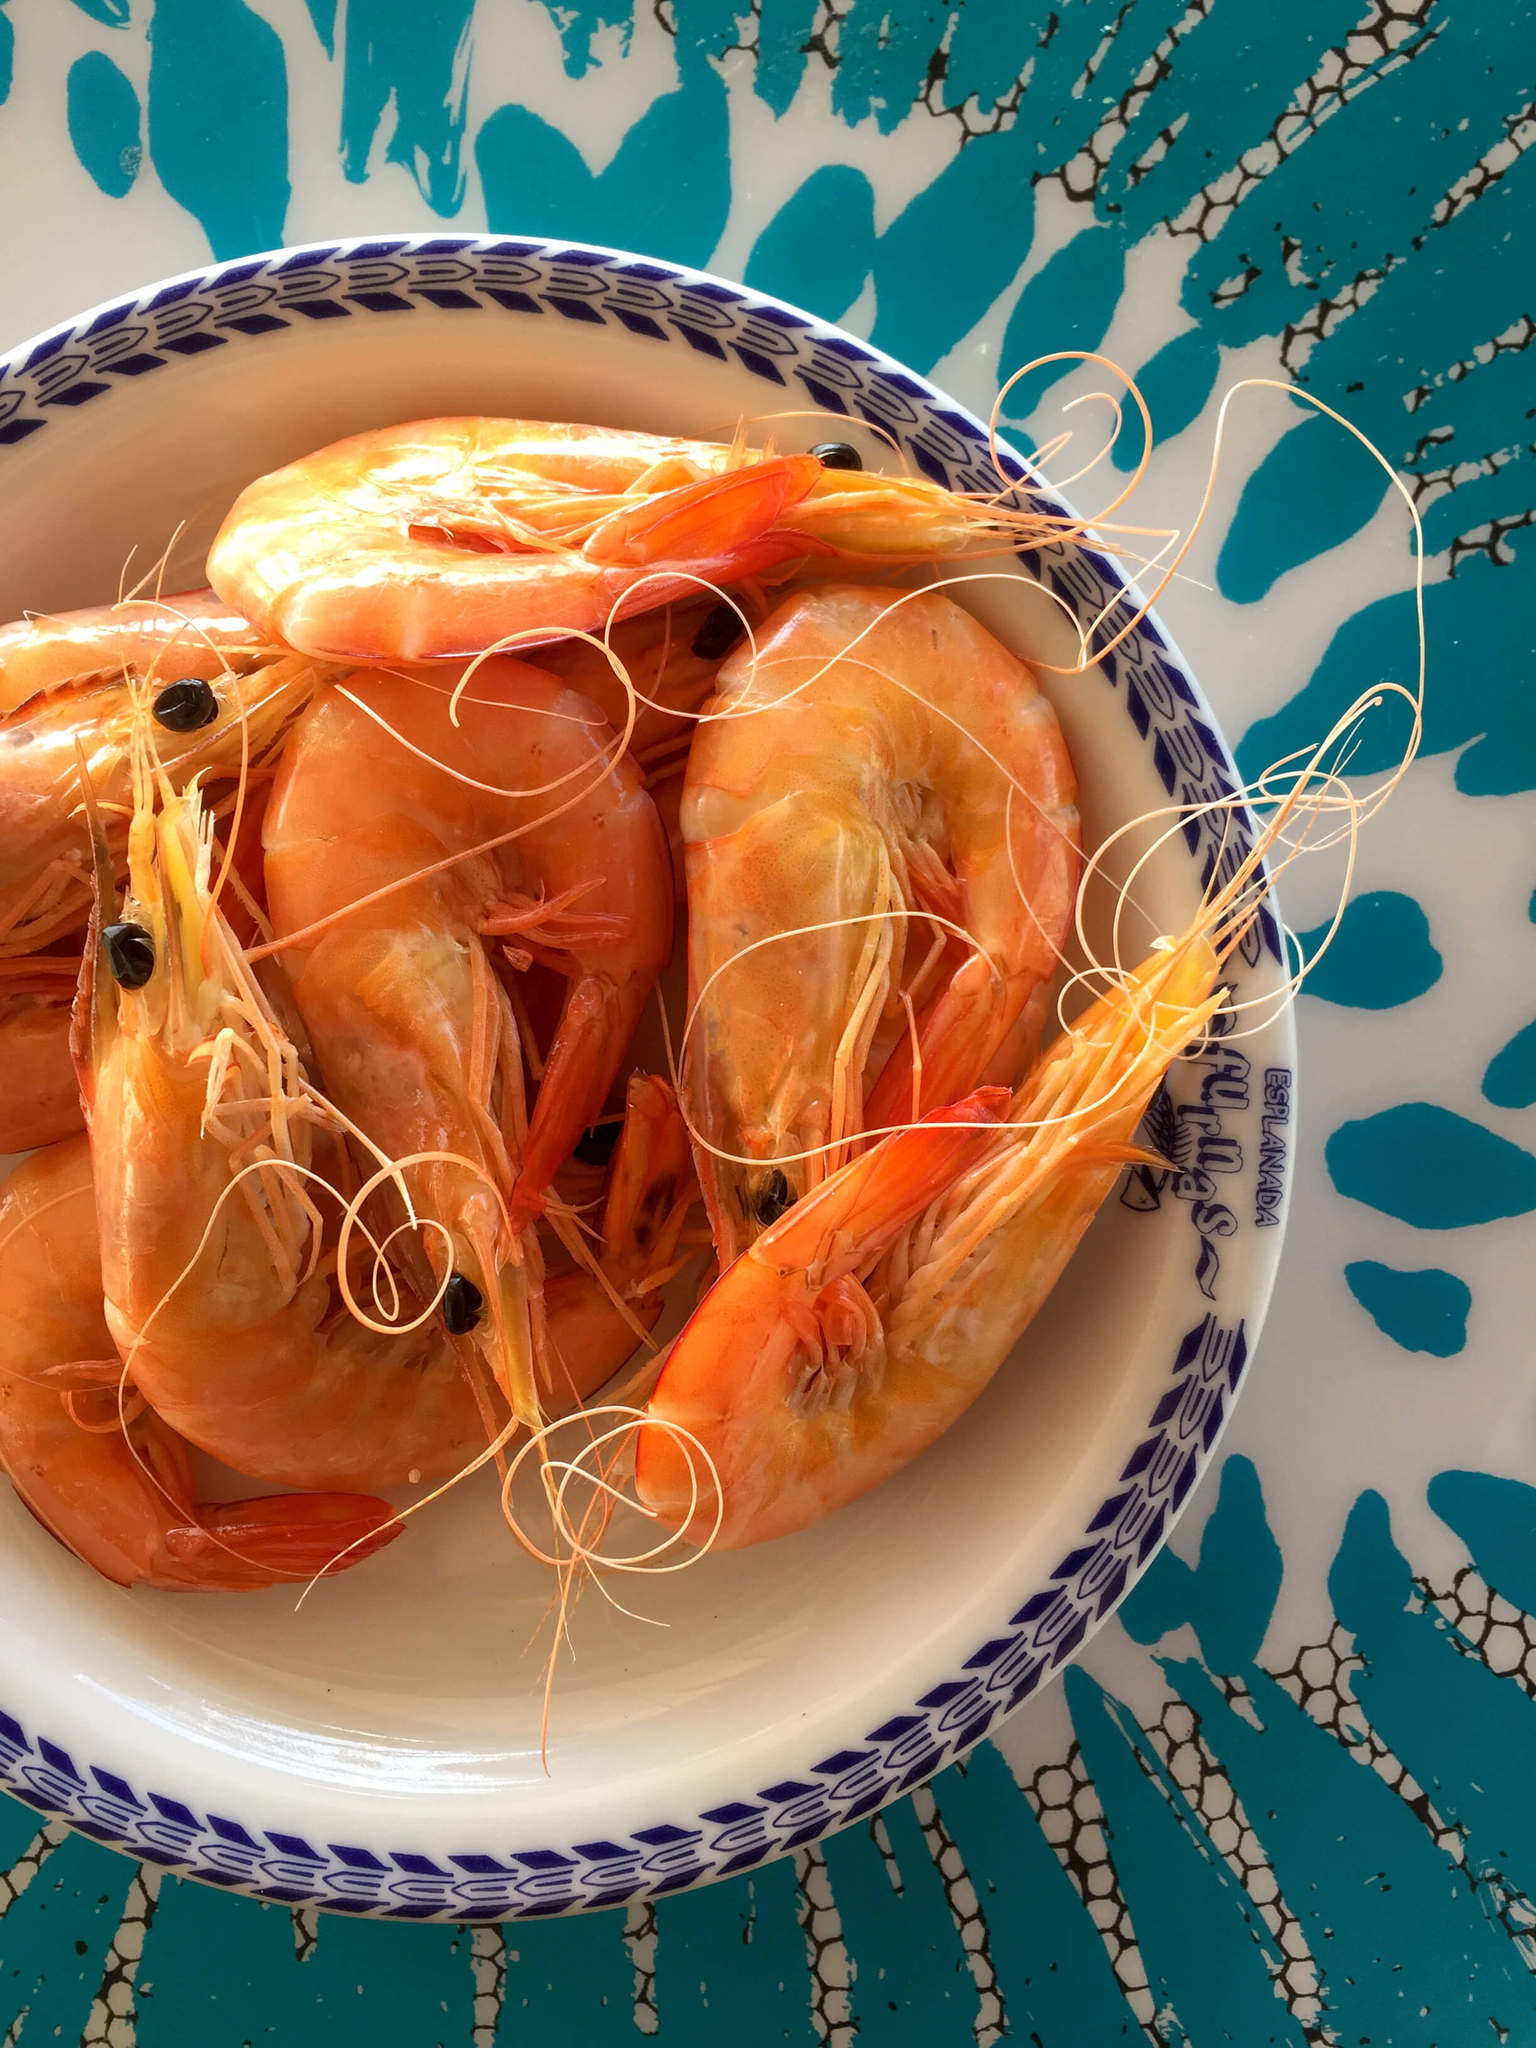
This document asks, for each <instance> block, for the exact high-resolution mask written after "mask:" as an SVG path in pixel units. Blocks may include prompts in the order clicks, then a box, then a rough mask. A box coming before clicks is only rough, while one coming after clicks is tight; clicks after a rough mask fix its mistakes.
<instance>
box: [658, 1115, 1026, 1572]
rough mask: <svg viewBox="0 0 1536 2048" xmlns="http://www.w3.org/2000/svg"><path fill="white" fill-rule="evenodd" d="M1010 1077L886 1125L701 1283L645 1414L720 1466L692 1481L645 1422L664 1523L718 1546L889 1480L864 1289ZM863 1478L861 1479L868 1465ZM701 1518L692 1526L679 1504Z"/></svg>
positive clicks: (798, 1521)
mask: <svg viewBox="0 0 1536 2048" xmlns="http://www.w3.org/2000/svg"><path fill="white" fill-rule="evenodd" d="M1007 1104H1008V1092H1007V1090H1006V1089H1003V1088H982V1089H978V1090H977V1091H976V1093H975V1094H974V1095H972V1096H970V1097H968V1098H967V1099H966V1100H965V1101H963V1102H958V1103H955V1104H954V1105H953V1106H951V1107H949V1108H947V1109H944V1110H940V1111H937V1112H935V1113H934V1114H933V1115H932V1116H931V1117H929V1118H926V1119H925V1120H924V1121H923V1122H922V1123H919V1124H914V1125H913V1126H912V1127H911V1128H910V1129H909V1130H905V1131H900V1132H897V1133H894V1134H893V1135H892V1136H891V1137H889V1138H887V1139H886V1140H884V1142H883V1143H881V1144H879V1145H876V1146H874V1147H873V1148H872V1149H871V1150H870V1151H868V1152H866V1153H864V1154H863V1156H862V1157H861V1158H858V1159H855V1160H853V1161H852V1162H851V1163H850V1164H849V1165H847V1166H845V1167H843V1168H842V1170H841V1171H840V1172H839V1173H836V1174H834V1175H833V1176H832V1178H831V1179H830V1180H826V1181H823V1182H822V1183H821V1185H820V1186H819V1187H818V1188H816V1189H814V1190H813V1191H812V1193H810V1194H809V1195H807V1196H805V1198H804V1199H803V1200H802V1201H799V1202H797V1203H796V1204H795V1206H794V1207H793V1208H792V1209H790V1210H789V1211H788V1212H787V1213H786V1214H785V1215H784V1216H783V1217H781V1218H780V1220H779V1221H778V1222H777V1223H775V1224H772V1225H770V1226H769V1228H768V1229H767V1230H765V1231H764V1232H763V1233H762V1235H761V1236H760V1237H759V1238H758V1239H757V1240H756V1242H755V1243H754V1244H752V1245H751V1246H750V1247H749V1248H748V1249H747V1250H746V1251H745V1252H743V1253H742V1255H741V1257H740V1258H739V1259H737V1260H736V1262H735V1264H734V1265H732V1266H731V1267H729V1268H728V1269H727V1271H726V1272H725V1273H724V1274H723V1275H722V1277H721V1278H720V1279H719V1280H718V1281H717V1282H716V1283H715V1285H714V1286H713V1287H712V1288H711V1289H710V1291H709V1293H708V1294H707V1295H706V1296H705V1297H704V1300H703V1302H702V1303H701V1304H700V1306H699V1308H698V1309H697V1310H696V1311H695V1313H694V1315H693V1316H692V1318H691V1319H690V1321H689V1323H688V1325H687V1327H686V1328H685V1329H684V1330H683V1332H682V1334H681V1336H679V1337H678V1339H677V1341H676V1342H675V1343H674V1345H673V1346H672V1349H671V1351H670V1352H669V1353H668V1355H667V1362H666V1364H665V1366H664V1367H663V1368H662V1373H661V1378H660V1380H659V1381H658V1382H657V1386H656V1390H655V1392H654V1393H653V1395H652V1396H651V1400H650V1404H649V1408H648V1410H647V1413H648V1415H649V1416H650V1417H651V1418H653V1419H655V1420H659V1421H662V1422H665V1423H668V1424H672V1425H675V1426H676V1427H677V1428H678V1429H681V1430H683V1431H686V1432H687V1434H688V1435H689V1436H691V1437H693V1438H694V1439H695V1440H696V1441H697V1442H699V1443H701V1444H702V1445H703V1446H704V1448H705V1450H706V1451H707V1452H708V1453H709V1455H710V1457H711V1459H712V1460H713V1461H714V1467H715V1471H716V1473H717V1475H718V1478H719V1484H720V1499H719V1502H718V1503H717V1501H716V1499H715V1497H714V1491H713V1488H712V1487H708V1486H702V1487H699V1488H698V1489H697V1490H695V1486H694V1481H695V1480H696V1479H697V1478H698V1477H699V1476H700V1475H698V1474H697V1473H696V1472H695V1471H693V1470H692V1469H691V1461H690V1457H689V1454H688V1452H687V1451H685V1450H684V1448H683V1447H682V1444H681V1443H680V1441H679V1439H678V1438H677V1436H675V1435H674V1433H673V1430H672V1429H670V1428H669V1429H644V1428H642V1429H641V1430H640V1431H639V1433H638V1440H637V1448H636V1454H635V1487H636V1491H637V1493H638V1494H639V1497H640V1500H641V1502H642V1503H643V1505H644V1506H645V1507H646V1508H648V1509H649V1510H650V1512H651V1513H652V1514H654V1515H656V1516H657V1517H658V1518H659V1519H660V1520H661V1521H663V1522H665V1523H667V1524H669V1525H670V1526H671V1527H673V1528H678V1527H682V1526H683V1525H684V1523H685V1522H686V1523H687V1533H688V1534H690V1535H693V1536H695V1537H702V1536H704V1535H705V1534H706V1533H707V1532H709V1531H710V1530H711V1529H713V1528H714V1525H715V1519H716V1509H717V1506H718V1507H719V1511H720V1524H719V1529H718V1533H716V1535H715V1537H714V1542H715V1544H716V1545H717V1546H719V1547H723V1548H726V1549H731V1548H735V1547H738V1546H740V1545H743V1544H747V1543H759V1542H762V1541H763V1540H764V1539H765V1538H767V1537H769V1536H779V1535H783V1534H785V1533H787V1532H788V1531H789V1530H792V1529H798V1528H803V1527H804V1526H805V1525H806V1524H807V1523H808V1522H812V1521H816V1520H818V1519H819V1518H820V1516H821V1515H823V1514H825V1513H826V1512H827V1511H828V1509H829V1507H830V1506H831V1505H833V1504H834V1498H835V1497H837V1496H840V1497H841V1498H843V1499H851V1498H852V1497H853V1495H854V1494H855V1493H859V1492H862V1491H863V1490H864V1487H865V1486H867V1485H873V1484H874V1483H875V1481H876V1479H877V1478H880V1477H883V1476H884V1468H883V1466H881V1467H880V1468H879V1469H877V1470H874V1471H871V1467H872V1465H874V1464H875V1461H876V1460H878V1458H879V1455H880V1444H879V1439H880V1436H881V1433H882V1431H883V1430H884V1429H885V1428H886V1427H888V1424H887V1422H886V1414H887V1410H888V1407H889V1405H890V1404H889V1400H888V1397H887V1394H886V1390H885V1388H884V1385H883V1377H884V1376H883V1374H882V1371H881V1354H882V1350H883V1341H882V1335H881V1328H880V1317H879V1312H878V1308H877V1307H876V1305H875V1304H874V1303H873V1302H872V1301H871V1299H870V1297H869V1295H868V1293H867V1292H866V1291H865V1288H864V1287H863V1285H862V1284H861V1282H862V1280H863V1279H864V1278H866V1277H867V1276H868V1274H869V1272H870V1271H871V1270H872V1269H873V1267H874V1266H875V1265H876V1264H877V1263H878V1261H879V1260H880V1258H881V1257H882V1256H883V1254H884V1253H885V1252H886V1251H887V1250H888V1249H889V1247H890V1245H891V1244H892V1242H893V1241H894V1240H895V1239H896V1238H897V1237H898V1235H899V1234H900V1233H901V1232H902V1231H903V1230H905V1229H906V1228H907V1227H908V1226H909V1225H910V1224H911V1223H912V1222H913V1220H914V1219H915V1218H916V1217H917V1216H918V1215H920V1214H921V1213H922V1212H923V1211H924V1210H925V1209H926V1208H928V1207H929V1206H930V1205H931V1204H932V1203H933V1202H934V1201H935V1200H936V1199H937V1198H938V1196H939V1195H940V1193H941V1191H942V1190H943V1189H944V1188H945V1187H946V1186H947V1185H948V1184H949V1182H951V1181H952V1180H953V1179H954V1178H955V1176H956V1175H957V1174H960V1173H963V1172H964V1171H965V1170H966V1169H967V1168H968V1167H971V1166H974V1165H975V1163H976V1161H977V1159H978V1158H979V1157H981V1156H982V1155H983V1152H984V1149H985V1147H986V1145H987V1143H988V1140H989V1137H990V1135H991V1134H992V1133H993V1132H995V1130H996V1127H997V1119H998V1116H999V1114H1000V1113H1001V1111H1003V1110H1004V1109H1006V1107H1007ZM866 1472H869V1473H870V1476H869V1477H867V1478H862V1482H861V1475H863V1474H865V1473H866ZM690 1504H692V1505H693V1506H694V1507H695V1509H696V1513H695V1515H694V1518H693V1520H692V1521H691V1522H689V1521H688V1511H689V1507H690Z"/></svg>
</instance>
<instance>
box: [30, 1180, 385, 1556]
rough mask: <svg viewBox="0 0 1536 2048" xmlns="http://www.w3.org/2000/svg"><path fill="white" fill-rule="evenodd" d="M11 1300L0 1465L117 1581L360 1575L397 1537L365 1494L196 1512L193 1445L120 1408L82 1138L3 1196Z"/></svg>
mask: <svg viewBox="0 0 1536 2048" xmlns="http://www.w3.org/2000/svg"><path fill="white" fill-rule="evenodd" d="M0 1302H3V1304H4V1307H3V1309H0V1465H3V1466H4V1468H5V1470H6V1472H7V1473H8V1474H9V1476H10V1479H11V1483H12V1485H13V1486H14V1487H15V1489H16V1491H17V1493H18V1494H19V1495H20V1496H21V1498H22V1500H23V1501H24V1502H25V1503H26V1505H27V1507H28V1508H30V1510H31V1511H32V1513H33V1514H34V1515H35V1516H36V1517H37V1519H38V1520H39V1521H40V1522H41V1523H42V1524H43V1525H44V1527H45V1528H47V1529H49V1530H50V1531H51V1532H52V1533H53V1535H55V1536H56V1537H57V1538H58V1539H59V1541H60V1542H61V1543H62V1544H64V1545H65V1546H66V1548H68V1549H70V1550H72V1551H73V1552H74V1553H75V1555H76V1556H77V1557H79V1558H81V1559H83V1560H84V1562H85V1563H87V1564H89V1565H92V1566H94V1568H95V1569H96V1570H97V1571H98V1572H100V1573H101V1574H102V1576H103V1577H104V1578H108V1579H111V1580H113V1581H114V1582H115V1583H116V1584H117V1585H120V1586H157V1587H160V1588H162V1589H164V1590H167V1591H187V1592H242V1591H255V1590H257V1589H259V1588H261V1587H264V1586H275V1585H279V1584H282V1583H285V1582H287V1583H294V1582H298V1583H302V1582H303V1581H304V1580H306V1579H309V1578H312V1577H313V1576H314V1575H315V1573H317V1572H322V1571H324V1570H326V1568H327V1567H328V1566H334V1567H335V1568H337V1569H341V1570H347V1569H350V1568H351V1567H352V1566H353V1565H355V1564H360V1563H361V1562H362V1561H363V1559H364V1558H365V1557H369V1556H371V1555H372V1554H373V1553H374V1552H375V1551H377V1550H380V1549H382V1548H383V1546H384V1545H385V1544H387V1543H390V1542H392V1541H393V1540H394V1538H395V1537H396V1536H397V1535H399V1534H400V1530H401V1524H400V1522H399V1521H398V1519H397V1518H396V1516H395V1513H394V1510H393V1509H392V1508H391V1507H390V1506H389V1505H388V1503H387V1502H385V1501H382V1500H370V1499H368V1498H367V1497H366V1496H363V1495H352V1494H335V1493H332V1494H293V1495H278V1496H275V1497H271V1496H269V1497H267V1498H263V1499H254V1500H241V1501H230V1502H226V1503H223V1504H220V1505H218V1506H215V1505H213V1504H211V1503H208V1502H199V1501H198V1500H197V1499H196V1497H195V1493H194V1488H193V1483H192V1473H191V1468H190V1466H189V1463H188V1460H187V1453H186V1449H185V1446H184V1445H183V1443H182V1441H181V1439H180V1438H179V1437H177V1436H176V1434H175V1432H174V1431H172V1430H171V1429H169V1428H167V1426H166V1424H165V1423H164V1422H163V1421H162V1420H161V1419H160V1417H159V1416H157V1415H156V1414H155V1413H154V1411H153V1409H149V1408H145V1407H143V1405H142V1403H140V1402H137V1401H135V1402H133V1404H132V1408H133V1409H135V1410H136V1411H137V1412H131V1410H130V1408H129V1407H128V1406H127V1405H126V1404H123V1403H122V1401H121V1396H120V1394H119V1387H118V1382H119V1379H120V1377H121V1373H122V1367H121V1364H120V1362H119V1360H118V1357H117V1354H116V1352H115V1351H114V1349H113V1346H112V1339H111V1337H110V1336H109V1334H108V1332H107V1326H106V1323H105V1321H104V1320H103V1316H102V1294H101V1265H100V1260H99V1258H98V1256H97V1239H96V1214H95V1201H94V1197H93V1193H92V1188H91V1166H90V1154H89V1149H88V1147H87V1145H86V1143H85V1141H84V1140H83V1139H80V1140H76V1141H73V1142H71V1143H67V1144H63V1145H57V1146H54V1147H52V1148H50V1149H49V1150H48V1151H46V1152H38V1153H35V1154H34V1155H33V1157H32V1158H30V1159H27V1160H24V1161H23V1163H22V1164H21V1165H20V1166H19V1167H17V1169H16V1170H15V1172H14V1173H13V1174H12V1175H11V1176H10V1178H9V1179H8V1180H7V1181H6V1183H5V1185H4V1188H3V1190H0ZM93 1388H94V1389H99V1390H100V1391H98V1392H97V1393H95V1394H94V1395H93V1394H92V1393H91V1392H90V1390H91V1389H93ZM87 1405H90V1406H93V1407H94V1408H95V1409H96V1410H97V1414H96V1415H95V1417H94V1418H92V1419H90V1420H89V1421H87V1418H86V1416H85V1415H84V1414H83V1413H82V1410H83V1409H84V1408H85V1407H86V1406H87Z"/></svg>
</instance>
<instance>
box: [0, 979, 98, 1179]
mask: <svg viewBox="0 0 1536 2048" xmlns="http://www.w3.org/2000/svg"><path fill="white" fill-rule="evenodd" d="M79 976H80V963H79V961H78V960H66V959H59V958H55V957H53V956H52V955H49V954H42V955H35V956H33V957H32V958H30V959H22V960H0V1068H3V1070H4V1073H5V1087H4V1091H3V1093H0V1152H30V1151H31V1149H32V1147H33V1146H34V1145H51V1144H53V1143H54V1141H55V1140H56V1139H59V1138H67V1137H69V1135H70V1134H71V1132H74V1131H78V1130H79V1128H80V1091H79V1089H78V1088H77V1087H76V1085H75V1068H74V1062H73V1060H72V1059H71V1058H70V1052H69V1013H70V1005H71V1003H72V1002H73V1001H74V995H75V983H76V981H77V980H78V979H79Z"/></svg>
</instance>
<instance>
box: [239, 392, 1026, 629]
mask: <svg viewBox="0 0 1536 2048" xmlns="http://www.w3.org/2000/svg"><path fill="white" fill-rule="evenodd" d="M849 452H850V454H851V453H853V451H851V450H850V451H849ZM855 460H857V457H855ZM1046 530H1047V522H1044V521H1042V519H1041V518H1040V517H1039V515H1036V514H1030V513H1026V512H1023V511H1019V510H1016V509H1014V508H1011V507H1009V506H1006V505H999V504H998V503H997V502H995V501H994V500H993V499H972V498H968V497H966V496H964V495H962V494H959V493H956V492H952V491H948V490H945V489H944V488H943V487H942V486H940V485H938V484H935V483H931V482H929V481H928V480H927V479H926V478H921V477H910V476H881V475H876V474H871V473H865V472H864V471H862V470H860V469H857V468H853V469H849V468H845V467H840V466H835V465H833V464H829V463H825V462H823V461H822V460H821V459H820V457H818V456H817V455H814V454H809V455H772V454H769V453H767V452H758V451H754V450H751V449H749V448H748V447H747V446H746V445H745V442H744V440H743V439H742V438H741V437H740V436H738V438H737V439H736V440H735V441H732V442H728V443H727V442H715V441H688V440H675V439H667V438H665V437H663V436H660V435H656V434H640V433H628V432H625V431H623V430H622V429H619V428H615V427H600V426H582V425H563V424H554V423H550V422H545V421H539V420H501V419H478V418H468V419H432V420H413V421H409V422H407V423H405V424H404V425H401V426H395V427H380V428H376V429H373V430H371V431H369V432H367V433H362V434H354V435H352V436H350V437H349V438H348V439H347V440H344V441H337V442H335V443H333V444H332V445H331V446H330V447H328V448H321V449H318V450H316V451H315V452H314V453H313V454H311V455H306V456H303V457H301V458H300V459H299V460H298V461H297V462H291V463H289V464H287V466H286V467H285V468H282V469H278V470H274V471H272V473H271V474H270V475H267V476H263V477H258V478H257V479H256V481H255V482H254V483H252V484H249V485H248V486H247V487H246V489H245V490H244V491H242V492H241V494H240V496H239V497H238V498H237V499H236V501H235V504H234V506H233V507H232V509H231V510H230V513H229V515H228V517H227V518H226V519H225V521H224V524H223V526H222V527H221V528H220V529H219V532H218V534H217V536H216V537H215V540H214V543H213V546H212V548H211V549H210V550H209V554H208V577H209V581H210V582H211V583H212V585H213V587H214V589H215V590H216V591H217V592H218V593H219V595H220V596H221V597H222V598H224V599H225V600H226V601H227V602H228V603H229V604H231V605H232V606H233V607H234V608H235V609H236V610H237V611H238V612H241V613H243V614H244V616H245V617H247V618H249V619H251V620H252V621H253V622H254V623H255V624H256V625H257V626H258V627H260V629H261V630H262V631H263V632H264V633H266V634H268V635H270V636H271V637H272V638H273V639H275V640H280V641H282V642H283V643H284V644H285V645H287V646H289V647H295V648H299V649H300V650H302V651H304V652H306V653H309V654H315V655H327V656H339V657H342V658H344V659H349V660H358V661H377V660H386V659H387V660H396V661H434V660H442V659H447V658H450V657H455V656H462V655H474V654H479V653H481V652H482V651H483V650H484V649H486V648H487V647H493V646H496V645H498V644H499V643H500V642H502V641H503V640H505V639H506V638H507V636H508V635H511V634H518V633H525V632H526V633H535V634H537V635H539V636H540V637H541V638H544V639H551V640H553V639H558V638H559V637H560V636H561V635H562V634H565V633H574V632H582V631H590V630H593V629H595V628H597V627H600V626H601V625H603V623H604V622H605V621H606V620H607V619H608V618H609V617H610V616H613V615H619V616H622V615H623V614H624V613H625V612H626V611H644V610H649V609H650V608H652V607H654V606H656V605H662V604H668V603H670V602H672V600H673V599H675V598H687V597H692V596H693V595H695V594H696V592H697V590H698V587H699V583H700V582H701V581H703V582H706V583H710V584H716V585H719V584H723V583H733V582H740V581H742V580H743V579H745V578H751V577H755V576H760V575H763V574H765V573H767V572H769V571H771V570H774V569H776V568H779V567H780V566H782V565H783V564H785V563H787V562H792V561H802V560H805V559H807V558H811V557H818V556H819V557H827V556H833V555H836V556H840V557H843V558H845V559H852V560H860V561H879V562H882V563H890V562H903V561H906V562H911V561H923V560H929V559H932V558H935V557H938V556H942V555H951V554H956V553H968V552H975V551H978V550H983V551H998V550H1001V549H1006V548H1009V547H1018V546H1021V545H1023V544H1025V543H1026V542H1027V541H1029V540H1030V539H1036V540H1038V539H1040V538H1041V537H1042V536H1043V535H1044V533H1045V532H1046Z"/></svg>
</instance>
